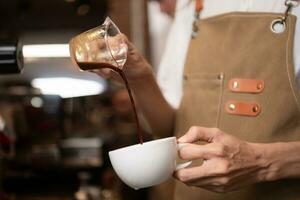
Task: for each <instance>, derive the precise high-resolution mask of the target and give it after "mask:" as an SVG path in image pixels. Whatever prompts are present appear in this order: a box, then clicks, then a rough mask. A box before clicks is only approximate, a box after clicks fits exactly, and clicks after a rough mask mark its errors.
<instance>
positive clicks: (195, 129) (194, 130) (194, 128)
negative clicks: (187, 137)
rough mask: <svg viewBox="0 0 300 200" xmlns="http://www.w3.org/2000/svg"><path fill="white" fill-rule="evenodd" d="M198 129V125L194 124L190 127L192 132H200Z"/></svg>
mask: <svg viewBox="0 0 300 200" xmlns="http://www.w3.org/2000/svg"><path fill="white" fill-rule="evenodd" d="M198 130H199V128H198V126H192V127H191V128H190V131H191V132H198Z"/></svg>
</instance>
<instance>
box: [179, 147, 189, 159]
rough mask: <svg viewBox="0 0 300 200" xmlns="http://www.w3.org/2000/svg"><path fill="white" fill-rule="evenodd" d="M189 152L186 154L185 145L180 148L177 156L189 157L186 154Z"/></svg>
mask: <svg viewBox="0 0 300 200" xmlns="http://www.w3.org/2000/svg"><path fill="white" fill-rule="evenodd" d="M188 155H189V154H188V151H187V150H186V148H185V147H182V148H181V149H180V150H179V157H180V158H181V159H184V160H185V159H189V156H188Z"/></svg>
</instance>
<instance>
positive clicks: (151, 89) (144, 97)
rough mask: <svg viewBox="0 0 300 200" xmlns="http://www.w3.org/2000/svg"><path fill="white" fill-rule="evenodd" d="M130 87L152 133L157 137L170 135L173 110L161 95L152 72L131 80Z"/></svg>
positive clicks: (173, 116)
mask: <svg viewBox="0 0 300 200" xmlns="http://www.w3.org/2000/svg"><path fill="white" fill-rule="evenodd" d="M132 88H133V92H134V95H135V99H136V101H137V102H138V105H139V108H140V109H141V111H142V112H143V114H144V116H145V117H146V119H147V121H148V122H149V124H150V126H151V128H152V131H153V134H154V135H156V136H159V137H168V136H171V134H172V132H173V124H174V119H175V111H174V109H173V108H172V107H171V106H170V105H169V104H168V102H167V101H166V100H165V98H164V97H163V95H162V93H161V91H160V88H159V87H158V85H157V82H156V80H155V77H154V75H153V73H152V72H149V73H148V74H147V75H145V76H143V77H142V78H141V79H139V80H135V81H133V82H132Z"/></svg>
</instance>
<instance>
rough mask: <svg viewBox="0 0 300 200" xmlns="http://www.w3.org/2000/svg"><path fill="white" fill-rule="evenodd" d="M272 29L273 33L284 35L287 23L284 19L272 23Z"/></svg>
mask: <svg viewBox="0 0 300 200" xmlns="http://www.w3.org/2000/svg"><path fill="white" fill-rule="evenodd" d="M270 29H271V31H272V32H273V33H278V34H279V33H283V32H284V31H285V22H284V21H283V20H282V19H275V20H274V21H272V23H271V26H270Z"/></svg>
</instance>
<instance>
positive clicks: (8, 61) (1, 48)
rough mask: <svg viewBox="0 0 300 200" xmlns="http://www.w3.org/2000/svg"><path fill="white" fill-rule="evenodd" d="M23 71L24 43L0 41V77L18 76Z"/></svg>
mask: <svg viewBox="0 0 300 200" xmlns="http://www.w3.org/2000/svg"><path fill="white" fill-rule="evenodd" d="M22 69H23V53H22V43H21V42H20V41H5V42H4V41H3V42H1V41H0V75H1V74H18V73H21V71H22Z"/></svg>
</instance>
